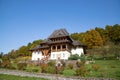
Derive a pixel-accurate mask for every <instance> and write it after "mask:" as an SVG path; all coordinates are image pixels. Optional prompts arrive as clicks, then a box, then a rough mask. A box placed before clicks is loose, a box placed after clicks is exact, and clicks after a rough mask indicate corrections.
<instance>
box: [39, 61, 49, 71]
mask: <svg viewBox="0 0 120 80" xmlns="http://www.w3.org/2000/svg"><path fill="white" fill-rule="evenodd" d="M40 67H41V72H42V73H46V69H47V67H48V65H47V64H45V63H43V64H41V65H40Z"/></svg>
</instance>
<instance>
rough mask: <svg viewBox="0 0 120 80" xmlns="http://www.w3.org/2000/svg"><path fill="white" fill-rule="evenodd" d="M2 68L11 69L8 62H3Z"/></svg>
mask: <svg viewBox="0 0 120 80" xmlns="http://www.w3.org/2000/svg"><path fill="white" fill-rule="evenodd" d="M2 67H3V68H10V67H11V63H10V61H9V60H8V61H5V62H3V63H2Z"/></svg>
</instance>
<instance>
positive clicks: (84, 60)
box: [80, 54, 86, 63]
mask: <svg viewBox="0 0 120 80" xmlns="http://www.w3.org/2000/svg"><path fill="white" fill-rule="evenodd" d="M80 60H81V62H83V63H85V62H86V56H85V55H84V54H82V55H81V56H80Z"/></svg>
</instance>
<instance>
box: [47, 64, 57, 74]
mask: <svg viewBox="0 0 120 80" xmlns="http://www.w3.org/2000/svg"><path fill="white" fill-rule="evenodd" d="M46 72H47V73H51V74H55V72H56V71H55V67H51V66H48V67H47V68H46Z"/></svg>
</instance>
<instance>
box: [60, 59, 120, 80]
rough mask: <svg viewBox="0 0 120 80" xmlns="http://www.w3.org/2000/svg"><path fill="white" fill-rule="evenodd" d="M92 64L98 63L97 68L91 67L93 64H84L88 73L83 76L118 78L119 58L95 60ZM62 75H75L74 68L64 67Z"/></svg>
mask: <svg viewBox="0 0 120 80" xmlns="http://www.w3.org/2000/svg"><path fill="white" fill-rule="evenodd" d="M94 64H96V65H98V66H99V69H98V70H97V71H95V70H94V69H93V68H92V65H93V64H86V65H85V67H86V68H87V70H88V74H87V75H86V76H85V77H104V78H115V79H117V80H120V61H119V60H96V61H95V63H94ZM62 75H64V76H75V70H74V69H72V70H68V69H65V70H64V71H63V74H62Z"/></svg>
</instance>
